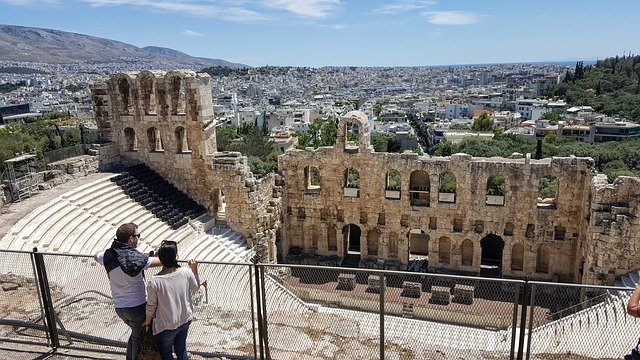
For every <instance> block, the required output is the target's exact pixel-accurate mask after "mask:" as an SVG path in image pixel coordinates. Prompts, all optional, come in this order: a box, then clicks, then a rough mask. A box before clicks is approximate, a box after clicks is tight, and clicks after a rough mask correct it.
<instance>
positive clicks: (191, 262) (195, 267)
mask: <svg viewBox="0 0 640 360" xmlns="http://www.w3.org/2000/svg"><path fill="white" fill-rule="evenodd" d="M187 264H188V265H189V268H190V269H191V271H193V273H194V274H197V273H198V262H197V261H196V260H195V259H190V260H189V261H187Z"/></svg>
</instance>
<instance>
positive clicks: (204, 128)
mask: <svg viewBox="0 0 640 360" xmlns="http://www.w3.org/2000/svg"><path fill="white" fill-rule="evenodd" d="M92 98H93V101H94V112H95V116H96V122H97V123H98V126H99V128H100V132H101V136H102V137H105V138H107V139H108V140H110V141H111V142H112V147H111V150H114V151H112V152H110V153H109V157H110V158H109V159H110V160H109V163H110V164H112V163H113V161H114V159H117V160H119V161H120V163H122V164H124V165H128V164H135V163H140V162H143V163H145V164H147V165H148V166H149V167H151V168H152V169H154V170H155V171H156V172H158V173H160V174H161V175H162V176H163V177H164V178H165V179H167V180H168V181H169V182H171V183H172V184H174V185H175V186H176V187H177V188H179V189H180V190H182V191H184V192H185V193H187V194H189V196H191V197H192V198H193V199H194V200H196V201H197V202H198V203H200V204H202V205H203V206H205V207H206V208H207V210H208V212H209V213H210V214H211V215H212V216H217V215H218V212H219V211H220V210H221V209H222V206H223V205H222V204H223V202H224V204H225V205H226V206H225V212H226V215H227V216H226V217H227V220H228V223H229V225H230V226H231V227H232V228H233V229H234V230H236V231H238V232H240V233H241V234H242V235H243V236H244V237H245V238H246V239H247V242H248V245H249V246H254V245H261V246H262V247H263V248H264V249H265V252H264V254H266V255H265V256H266V257H265V258H264V259H263V260H265V261H266V260H274V259H275V258H271V257H268V254H269V253H270V252H269V250H268V249H273V248H274V246H275V245H274V244H275V233H273V232H269V231H266V230H265V229H271V228H275V227H277V222H278V221H279V199H272V196H273V193H274V191H273V189H274V182H273V178H268V179H264V180H262V181H257V180H255V179H254V177H253V174H252V173H251V172H250V171H249V168H248V166H247V162H246V157H243V156H240V155H239V154H223V153H218V152H217V147H216V141H215V136H216V130H215V124H214V122H213V106H212V98H211V83H210V78H209V76H208V75H207V74H196V73H194V72H191V71H172V72H168V73H164V72H151V71H142V72H136V73H119V74H114V75H112V76H110V77H109V79H107V80H105V81H104V82H99V83H96V84H94V85H93V86H92ZM105 162H106V161H105ZM263 196H267V198H263ZM269 200H273V201H272V203H273V204H275V205H273V206H271V207H270V208H269V209H267V206H265V205H264V204H265V203H266V204H269ZM268 211H269V212H268ZM271 253H272V254H273V255H274V256H275V251H271Z"/></svg>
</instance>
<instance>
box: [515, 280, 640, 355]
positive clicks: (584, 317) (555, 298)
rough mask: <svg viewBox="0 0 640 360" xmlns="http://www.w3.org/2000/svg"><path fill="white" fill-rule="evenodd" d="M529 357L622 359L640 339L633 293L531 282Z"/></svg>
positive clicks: (630, 290)
mask: <svg viewBox="0 0 640 360" xmlns="http://www.w3.org/2000/svg"><path fill="white" fill-rule="evenodd" d="M530 286H531V297H530V300H529V303H530V311H531V313H533V312H537V313H538V314H541V315H542V316H538V317H534V316H531V315H529V319H528V322H529V325H528V326H529V328H528V334H529V337H528V344H527V357H526V358H527V359H576V360H577V359H579V360H583V359H621V358H622V357H623V356H624V355H625V354H627V353H629V350H630V349H631V348H632V347H633V346H635V344H636V343H637V341H638V330H639V329H640V321H639V320H638V319H637V318H635V317H631V316H628V315H627V314H626V305H627V301H628V300H629V297H630V296H631V292H632V289H627V288H613V287H601V286H588V285H572V284H553V283H541V282H531V284H530Z"/></svg>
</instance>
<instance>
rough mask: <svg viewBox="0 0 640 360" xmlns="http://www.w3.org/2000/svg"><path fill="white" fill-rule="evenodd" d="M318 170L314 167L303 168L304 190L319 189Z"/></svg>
mask: <svg viewBox="0 0 640 360" xmlns="http://www.w3.org/2000/svg"><path fill="white" fill-rule="evenodd" d="M320 183H321V178H320V170H319V169H318V167H316V166H311V165H309V166H307V167H305V168H304V188H305V189H306V190H318V189H320V186H321V185H320Z"/></svg>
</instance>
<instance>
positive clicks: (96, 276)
mask: <svg viewBox="0 0 640 360" xmlns="http://www.w3.org/2000/svg"><path fill="white" fill-rule="evenodd" d="M41 258H42V260H41V262H42V264H43V267H44V269H46V271H42V269H40V270H38V269H36V268H37V266H34V265H38V257H36V256H34V254H33V253H28V252H16V251H0V261H1V262H2V264H3V266H2V270H0V285H1V287H2V292H0V314H1V315H2V319H1V322H0V341H4V340H7V341H21V342H27V343H33V344H38V345H47V346H53V345H52V343H55V341H53V340H52V339H53V338H54V336H53V335H52V330H51V329H49V328H47V326H46V323H48V322H49V320H48V318H47V314H46V313H47V311H46V309H47V308H48V307H47V306H46V305H47V303H50V305H51V309H53V311H52V312H53V313H54V314H55V323H56V327H55V330H56V331H55V332H56V333H57V335H56V337H57V339H58V341H59V347H63V348H65V347H68V348H75V349H83V350H96V351H107V352H112V353H118V354H123V353H124V348H125V347H126V341H127V339H128V337H129V329H128V327H126V326H125V325H124V324H123V322H122V321H121V320H120V319H119V318H118V317H117V315H116V313H115V311H114V309H113V303H112V299H111V291H110V289H109V283H108V279H107V274H106V272H105V270H104V268H103V267H102V266H100V265H98V264H97V263H96V262H95V261H94V260H93V259H92V258H91V257H89V256H80V255H68V254H64V255H63V254H51V253H47V254H42V255H41ZM157 271H158V269H151V270H148V271H147V274H146V275H147V276H153V274H155V273H156V272H157ZM199 276H200V280H201V281H202V282H204V284H203V286H201V288H200V291H199V292H198V294H196V296H195V297H194V304H195V311H194V318H193V321H192V325H191V327H190V330H189V336H188V340H187V348H188V349H189V351H190V352H192V353H195V354H199V355H201V356H203V357H212V356H220V357H222V356H224V357H228V358H238V359H253V358H260V359H285V360H286V359H296V360H300V359H302V360H304V359H327V360H328V359H399V360H404V359H523V358H524V359H545V360H549V359H576V360H586V359H619V358H621V357H622V356H623V355H624V354H626V353H628V352H629V350H630V349H631V347H633V346H634V345H635V343H636V341H637V336H638V333H637V330H638V329H639V328H640V326H639V325H640V321H639V320H637V319H636V318H633V317H630V316H628V315H627V314H626V313H625V307H626V303H627V301H628V299H629V296H630V293H631V291H632V289H629V288H613V287H599V286H587V285H573V284H557V283H543V282H525V281H520V280H505V279H488V278H476V277H465V276H453V275H442V274H430V273H408V272H399V271H387V270H367V269H351V268H336V267H319V266H306V265H276V264H269V265H267V264H258V265H255V264H249V263H243V264H230V263H213V262H201V263H200V266H199ZM42 277H46V279H43V278H42ZM41 283H43V284H45V285H46V286H47V289H48V291H47V292H43V290H42V289H40V287H39V285H40V284H41ZM47 293H49V297H48V298H47V296H46V295H47ZM523 314H524V315H525V317H524V318H523Z"/></svg>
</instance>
